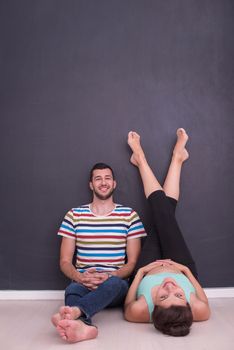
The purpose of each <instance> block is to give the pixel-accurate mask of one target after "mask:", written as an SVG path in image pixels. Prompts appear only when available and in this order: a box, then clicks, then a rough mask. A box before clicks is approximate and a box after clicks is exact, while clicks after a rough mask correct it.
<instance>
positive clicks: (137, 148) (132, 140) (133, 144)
mask: <svg viewBox="0 0 234 350" xmlns="http://www.w3.org/2000/svg"><path fill="white" fill-rule="evenodd" d="M128 145H129V147H130V148H131V150H132V152H133V154H132V156H131V158H130V162H131V163H132V164H133V165H135V166H139V164H140V162H141V161H142V160H145V155H144V152H143V149H142V147H141V143H140V135H138V134H137V133H136V132H135V131H130V132H129V133H128Z"/></svg>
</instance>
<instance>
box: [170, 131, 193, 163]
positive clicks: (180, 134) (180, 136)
mask: <svg viewBox="0 0 234 350" xmlns="http://www.w3.org/2000/svg"><path fill="white" fill-rule="evenodd" d="M176 134H177V142H176V144H175V147H174V150H173V158H175V159H177V160H179V161H181V162H184V161H185V160H186V159H188V157H189V154H188V151H187V150H186V148H185V145H186V143H187V141H188V135H187V134H186V131H185V130H184V129H182V128H179V129H178V130H177V131H176Z"/></svg>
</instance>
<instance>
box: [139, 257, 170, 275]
mask: <svg viewBox="0 0 234 350" xmlns="http://www.w3.org/2000/svg"><path fill="white" fill-rule="evenodd" d="M170 261H171V260H170ZM165 265H169V262H168V260H156V261H153V262H152V263H150V264H148V265H145V266H143V267H141V268H140V269H139V270H138V272H139V273H141V274H142V275H143V276H145V275H146V274H147V273H148V272H149V271H151V270H152V269H154V268H155V267H158V266H165Z"/></svg>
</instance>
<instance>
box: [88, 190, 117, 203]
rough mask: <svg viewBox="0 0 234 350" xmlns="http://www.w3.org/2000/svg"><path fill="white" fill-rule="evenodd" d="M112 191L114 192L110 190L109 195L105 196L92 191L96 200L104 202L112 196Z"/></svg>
mask: <svg viewBox="0 0 234 350" xmlns="http://www.w3.org/2000/svg"><path fill="white" fill-rule="evenodd" d="M114 190H115V189H114V188H112V190H111V191H110V192H109V193H106V194H101V193H98V192H96V191H95V190H93V192H94V193H95V196H96V197H97V198H98V199H101V200H106V199H108V198H110V197H111V196H112V195H113V192H114Z"/></svg>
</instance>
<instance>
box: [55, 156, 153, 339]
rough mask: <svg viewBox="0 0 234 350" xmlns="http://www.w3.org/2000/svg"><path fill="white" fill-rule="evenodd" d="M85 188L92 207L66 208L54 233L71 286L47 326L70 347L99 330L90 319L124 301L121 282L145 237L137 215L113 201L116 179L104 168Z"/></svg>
mask: <svg viewBox="0 0 234 350" xmlns="http://www.w3.org/2000/svg"><path fill="white" fill-rule="evenodd" d="M89 186H90V189H91V190H92V192H93V201H92V203H91V204H89V205H83V206H80V207H78V208H74V209H71V210H70V211H69V212H68V213H67V214H66V216H65V218H64V220H63V223H62V225H61V227H60V230H59V232H58V235H61V236H63V238H62V243H61V252H60V267H61V270H62V272H63V273H64V274H65V275H66V276H67V277H68V278H70V279H71V280H72V281H73V282H72V283H71V284H70V285H69V286H68V287H67V288H66V291H65V306H63V307H61V308H60V311H59V313H57V314H55V315H54V316H53V317H52V322H53V324H54V325H55V326H56V327H57V330H58V332H59V334H60V336H61V337H62V339H64V340H66V341H68V342H70V343H74V342H78V341H82V340H87V339H92V338H95V337H96V336H97V333H98V330H97V328H96V327H95V326H94V325H92V322H91V317H92V316H93V315H94V314H96V313H97V312H99V311H100V310H102V309H104V308H105V307H107V306H117V305H121V304H122V303H123V301H124V298H125V296H126V294H127V290H128V282H127V280H126V279H127V278H128V277H129V276H130V275H131V273H132V271H133V269H134V267H135V264H136V261H137V258H138V256H139V253H140V238H141V237H143V236H145V235H146V233H145V230H144V227H143V225H142V223H141V221H140V219H139V216H138V215H137V213H136V212H135V211H134V210H132V209H131V208H128V207H124V206H122V205H118V204H115V203H114V201H113V192H114V190H115V188H116V181H115V177H114V173H113V170H112V169H111V167H110V166H109V165H107V164H104V163H97V164H95V165H94V167H93V168H92V170H91V172H90V182H89ZM75 252H76V266H74V265H73V256H74V253H75Z"/></svg>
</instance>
